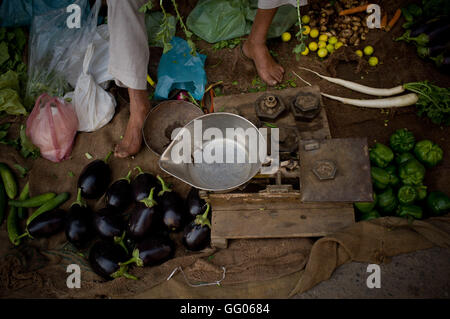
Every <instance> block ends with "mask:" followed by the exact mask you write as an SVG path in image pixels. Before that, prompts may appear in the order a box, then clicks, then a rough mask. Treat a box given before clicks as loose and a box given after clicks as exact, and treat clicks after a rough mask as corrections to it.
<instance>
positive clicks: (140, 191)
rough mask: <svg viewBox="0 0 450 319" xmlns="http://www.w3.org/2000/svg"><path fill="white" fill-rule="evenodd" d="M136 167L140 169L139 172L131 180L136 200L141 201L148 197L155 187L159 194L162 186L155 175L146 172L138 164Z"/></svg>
mask: <svg viewBox="0 0 450 319" xmlns="http://www.w3.org/2000/svg"><path fill="white" fill-rule="evenodd" d="M135 169H137V170H138V171H139V174H138V175H137V176H136V177H135V178H134V180H133V181H132V182H131V188H132V192H133V197H134V200H135V201H136V202H139V201H141V200H143V199H145V198H147V197H148V195H149V194H150V190H151V189H152V188H153V187H154V188H155V193H156V194H157V193H158V192H159V188H160V186H159V183H158V180H157V179H156V178H155V176H153V175H152V174H149V173H144V171H142V169H141V168H140V167H139V166H136V168H135Z"/></svg>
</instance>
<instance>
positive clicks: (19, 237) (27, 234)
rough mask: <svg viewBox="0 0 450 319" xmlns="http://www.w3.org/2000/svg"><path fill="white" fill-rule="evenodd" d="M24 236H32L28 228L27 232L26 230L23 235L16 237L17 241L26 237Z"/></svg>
mask: <svg viewBox="0 0 450 319" xmlns="http://www.w3.org/2000/svg"><path fill="white" fill-rule="evenodd" d="M24 237H30V238H32V237H31V235H30V233H29V232H28V230H25V232H24V233H23V234H22V235H20V236H17V237H16V238H15V241H18V240H20V239H22V238H24Z"/></svg>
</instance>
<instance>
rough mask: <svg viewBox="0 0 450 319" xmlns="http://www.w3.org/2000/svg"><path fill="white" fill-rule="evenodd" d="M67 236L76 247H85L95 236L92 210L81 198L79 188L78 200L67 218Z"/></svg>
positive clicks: (71, 207)
mask: <svg viewBox="0 0 450 319" xmlns="http://www.w3.org/2000/svg"><path fill="white" fill-rule="evenodd" d="M65 231H66V238H67V240H68V241H69V242H70V243H72V244H73V245H75V246H76V247H84V246H86V245H87V244H88V243H89V241H90V240H91V239H92V238H93V237H94V229H93V225H92V211H91V209H90V208H89V207H88V206H87V204H86V202H85V201H83V199H82V198H81V189H80V188H79V189H78V193H77V200H76V201H75V202H73V203H72V205H71V206H70V210H69V214H68V216H67V219H66V230H65Z"/></svg>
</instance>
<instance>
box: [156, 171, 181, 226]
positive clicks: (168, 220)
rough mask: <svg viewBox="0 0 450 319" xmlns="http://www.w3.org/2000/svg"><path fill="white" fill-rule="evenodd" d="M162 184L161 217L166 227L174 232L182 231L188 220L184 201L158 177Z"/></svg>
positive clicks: (160, 195)
mask: <svg viewBox="0 0 450 319" xmlns="http://www.w3.org/2000/svg"><path fill="white" fill-rule="evenodd" d="M157 178H158V180H159V181H160V183H161V191H160V192H159V193H158V198H157V202H158V204H159V205H160V210H161V216H162V220H163V223H164V225H165V226H166V227H167V228H168V229H169V230H170V231H173V232H178V231H180V230H182V228H183V226H184V223H185V220H186V218H187V214H186V209H185V207H184V204H185V203H184V201H183V199H182V198H181V197H180V195H178V194H177V193H175V192H174V191H173V190H172V189H170V188H169V187H168V186H167V185H166V183H165V182H164V180H163V179H162V178H161V176H159V175H158V176H157Z"/></svg>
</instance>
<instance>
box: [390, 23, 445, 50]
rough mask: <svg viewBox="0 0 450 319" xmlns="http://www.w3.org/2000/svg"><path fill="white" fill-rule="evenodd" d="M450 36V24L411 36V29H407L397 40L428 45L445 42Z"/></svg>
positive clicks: (423, 45)
mask: <svg viewBox="0 0 450 319" xmlns="http://www.w3.org/2000/svg"><path fill="white" fill-rule="evenodd" d="M449 37H450V24H446V25H443V26H439V27H438V28H435V29H433V30H430V31H427V32H426V33H420V34H419V35H418V36H416V37H413V36H411V30H408V31H406V32H405V33H404V34H403V35H402V36H401V37H399V38H397V39H395V41H406V42H407V43H409V42H415V44H416V45H417V46H421V47H427V46H430V45H432V44H436V43H445V42H446V41H447V40H448V39H449Z"/></svg>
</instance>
